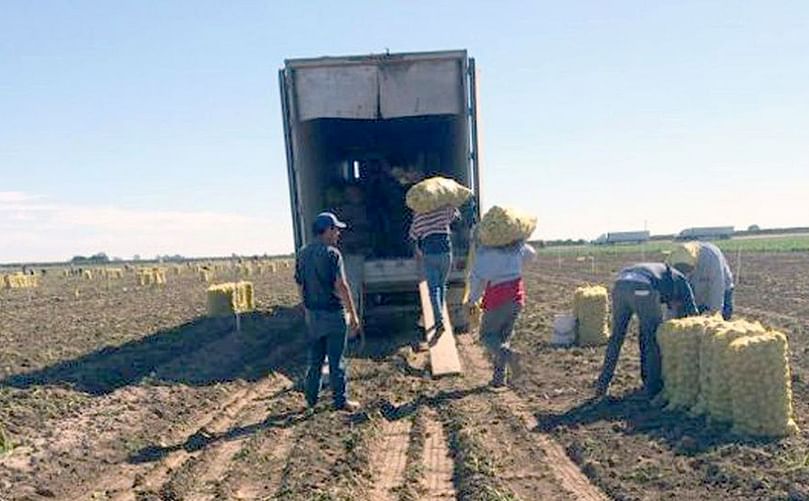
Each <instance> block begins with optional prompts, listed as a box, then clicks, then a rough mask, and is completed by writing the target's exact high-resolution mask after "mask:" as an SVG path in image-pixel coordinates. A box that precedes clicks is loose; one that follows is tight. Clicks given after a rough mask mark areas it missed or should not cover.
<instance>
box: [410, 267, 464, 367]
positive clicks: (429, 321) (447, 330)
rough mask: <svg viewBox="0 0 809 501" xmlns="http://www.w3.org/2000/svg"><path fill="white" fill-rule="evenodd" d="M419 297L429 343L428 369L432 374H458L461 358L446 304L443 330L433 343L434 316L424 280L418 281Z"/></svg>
mask: <svg viewBox="0 0 809 501" xmlns="http://www.w3.org/2000/svg"><path fill="white" fill-rule="evenodd" d="M419 297H420V298H421V312H422V319H423V321H424V329H425V331H426V332H427V342H428V343H430V370H431V371H432V374H433V376H448V375H451V374H460V373H461V359H460V357H459V356H458V348H457V346H455V335H454V331H453V329H452V323H451V322H452V321H451V319H450V318H449V311H448V309H447V305H446V304H444V332H443V333H442V335H441V336H439V338H438V341H437V342H436V343H435V345H433V344H432V343H431V341H432V339H433V336H434V335H435V332H434V331H433V327H434V326H435V316H434V315H433V307H432V305H431V303H430V294H429V291H428V289H427V282H426V281H425V280H422V281H421V282H419Z"/></svg>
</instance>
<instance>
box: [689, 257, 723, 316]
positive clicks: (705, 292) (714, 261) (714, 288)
mask: <svg viewBox="0 0 809 501" xmlns="http://www.w3.org/2000/svg"><path fill="white" fill-rule="evenodd" d="M699 247H700V248H699V257H698V259H697V266H696V267H695V268H694V271H692V272H691V273H689V274H688V281H689V282H690V283H691V288H692V289H693V290H694V301H695V302H696V303H697V306H698V307H699V308H700V309H702V308H703V307H704V308H707V309H708V310H709V311H710V312H711V313H717V312H721V311H722V306H723V305H724V304H725V291H726V290H728V289H732V288H733V274H732V273H731V271H730V266H728V262H727V260H726V259H725V256H724V255H723V254H722V251H720V250H719V248H718V247H717V246H715V245H714V244H712V243H708V242H699Z"/></svg>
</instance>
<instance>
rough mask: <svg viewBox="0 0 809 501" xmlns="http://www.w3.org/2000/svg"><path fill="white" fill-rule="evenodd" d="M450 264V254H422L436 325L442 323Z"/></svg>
mask: <svg viewBox="0 0 809 501" xmlns="http://www.w3.org/2000/svg"><path fill="white" fill-rule="evenodd" d="M451 264H452V252H445V253H443V254H424V275H425V278H426V279H427V289H428V290H429V292H430V304H431V305H432V307H433V316H434V317H435V323H436V325H438V324H442V325H443V323H444V301H445V300H446V298H447V277H449V268H450V265H451Z"/></svg>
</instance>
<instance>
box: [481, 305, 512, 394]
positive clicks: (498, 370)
mask: <svg viewBox="0 0 809 501" xmlns="http://www.w3.org/2000/svg"><path fill="white" fill-rule="evenodd" d="M520 311H522V306H520V305H519V304H517V303H516V302H514V301H508V302H506V303H503V304H502V305H500V306H498V307H497V308H495V309H493V310H488V311H484V312H483V320H482V321H481V324H480V337H481V340H482V341H483V344H484V346H486V349H487V350H488V352H489V354H490V355H491V358H492V364H493V365H494V374H493V375H492V384H494V385H495V386H501V385H503V384H505V382H506V364H508V365H510V366H511V367H512V371H513V369H514V362H515V360H514V354H513V352H512V351H511V336H512V334H513V333H514V324H515V323H516V322H517V317H519V316H520Z"/></svg>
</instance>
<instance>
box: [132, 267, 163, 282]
mask: <svg viewBox="0 0 809 501" xmlns="http://www.w3.org/2000/svg"><path fill="white" fill-rule="evenodd" d="M137 277H138V285H140V286H141V287H145V286H156V285H166V270H164V269H162V268H146V269H142V270H138V275H137Z"/></svg>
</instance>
